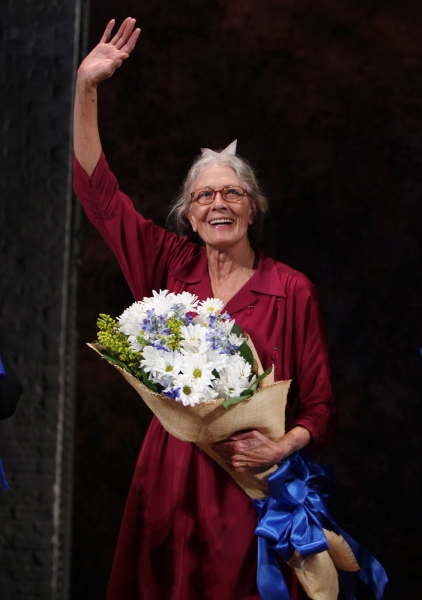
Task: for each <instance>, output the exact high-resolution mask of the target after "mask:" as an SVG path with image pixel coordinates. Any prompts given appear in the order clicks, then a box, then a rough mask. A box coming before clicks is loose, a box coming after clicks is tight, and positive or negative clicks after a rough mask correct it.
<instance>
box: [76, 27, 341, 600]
mask: <svg viewBox="0 0 422 600" xmlns="http://www.w3.org/2000/svg"><path fill="white" fill-rule="evenodd" d="M134 25H135V20H134V19H131V18H128V19H126V20H125V21H124V22H123V24H122V25H121V27H120V29H119V30H118V32H117V33H116V35H115V36H114V37H113V38H112V39H110V37H111V32H112V29H113V26H114V21H111V22H110V23H109V24H108V26H107V28H106V30H105V32H104V35H103V37H102V39H101V42H100V43H99V44H98V46H96V47H95V48H94V50H93V51H92V52H91V53H90V54H89V55H88V56H87V57H86V58H85V60H84V61H83V62H82V64H81V66H80V68H79V71H78V78H77V85H76V100H75V120H74V127H75V136H74V147H75V190H76V193H77V195H78V197H79V199H80V201H81V203H82V204H83V206H84V208H85V211H86V213H87V215H88V218H89V219H90V220H91V222H92V223H93V224H94V225H95V226H96V227H97V229H98V230H99V231H100V233H101V234H102V235H103V237H104V239H105V241H106V242H107V244H108V245H109V246H110V248H111V249H112V250H113V252H114V253H115V255H116V257H117V259H118V261H119V263H120V266H121V267H122V270H123V272H124V274H125V276H126V279H127V281H128V283H129V286H130V288H131V290H132V292H133V295H134V297H135V299H136V300H139V299H141V298H143V297H144V296H150V295H151V292H152V290H159V289H164V288H166V289H169V290H171V291H173V292H176V293H179V292H181V291H185V290H186V291H189V292H192V293H193V294H196V295H197V296H198V297H199V299H200V300H204V299H206V298H208V297H218V298H220V299H221V300H222V301H223V303H224V305H225V309H226V310H227V312H228V313H229V314H230V315H231V317H232V318H233V319H235V320H236V322H237V323H239V324H240V325H241V326H242V328H243V329H245V330H246V331H247V332H248V333H249V334H250V335H251V338H252V340H253V342H254V344H255V346H256V348H257V351H258V353H259V355H260V358H261V361H262V363H263V365H264V368H267V367H269V366H270V365H271V364H274V365H275V378H276V380H281V379H293V382H294V384H293V385H294V390H293V391H294V394H295V395H296V396H297V398H298V410H297V412H296V415H295V419H294V422H293V425H292V427H291V428H290V430H289V431H288V432H287V433H286V434H285V435H284V436H283V437H282V438H281V439H279V440H278V441H271V440H270V439H268V438H266V437H265V436H263V435H261V434H260V433H259V432H258V431H247V432H239V433H238V434H237V435H233V436H232V437H231V438H230V439H228V440H224V441H222V442H220V443H218V444H215V445H214V449H215V450H216V451H217V452H218V453H219V454H220V455H221V456H222V457H223V458H224V460H225V461H226V463H227V464H228V465H229V466H230V467H231V468H232V469H234V470H237V471H245V470H248V469H257V468H263V467H268V466H270V465H274V464H276V463H278V462H279V461H281V460H283V458H285V457H286V456H288V455H289V454H291V453H292V452H294V451H296V450H298V449H301V448H304V447H305V446H309V447H310V448H311V449H316V448H319V447H321V446H324V445H325V444H326V443H327V442H328V440H329V439H330V438H331V436H332V434H333V431H334V429H335V425H336V420H337V416H336V409H335V405H334V400H333V396H332V389H331V383H330V372H329V365H328V359H327V349H326V342H325V338H324V333H323V328H322V325H321V315H320V309H319V305H318V300H317V298H316V293H315V290H314V287H313V286H312V284H311V283H310V282H309V280H308V279H307V278H306V277H305V276H304V275H302V274H301V273H298V272H297V271H294V270H293V269H291V268H289V267H288V266H286V265H284V264H283V263H280V262H277V261H275V260H272V259H271V258H268V257H266V256H264V255H263V254H262V253H260V252H258V251H256V250H255V249H254V247H253V246H252V245H251V242H250V232H251V230H253V229H254V228H257V227H259V224H260V221H261V219H262V216H263V214H264V213H265V212H266V211H267V203H266V200H265V197H264V196H263V194H262V192H261V191H260V189H259V186H258V184H257V181H256V178H255V176H254V173H253V171H252V169H251V167H250V165H249V164H248V163H247V162H246V161H245V160H243V159H241V158H239V157H237V156H236V154H235V143H232V144H230V146H228V148H226V149H225V150H223V151H221V152H213V151H212V150H208V149H207V150H203V151H202V154H201V155H200V156H199V157H198V158H197V160H196V161H195V162H194V164H193V165H192V167H191V169H190V171H189V173H188V175H187V178H186V181H185V185H184V190H183V194H182V195H181V196H180V197H179V199H178V200H177V201H176V204H175V205H174V206H173V208H172V211H171V216H172V217H173V221H174V222H175V223H176V225H178V226H179V228H180V226H181V225H184V224H187V225H189V224H190V226H191V227H192V229H193V230H194V231H195V232H197V233H198V235H199V237H200V238H201V240H202V241H203V245H197V244H195V243H193V242H191V241H189V239H188V238H186V237H183V236H179V235H177V234H176V233H171V232H169V231H167V230H166V229H163V228H160V227H158V226H156V225H155V224H154V223H152V222H151V221H149V220H146V219H145V218H144V217H143V216H142V215H141V214H139V213H138V212H136V211H135V209H134V207H133V205H132V203H131V201H130V200H129V198H128V197H127V196H125V195H124V194H123V193H122V192H121V191H120V190H119V187H118V184H117V181H116V179H115V177H114V176H113V174H112V173H111V172H110V170H109V168H108V165H107V163H106V160H105V158H104V155H103V153H102V149H101V142H100V137H99V133H98V127H97V86H98V84H99V83H100V82H101V81H103V80H104V79H106V78H107V77H110V76H111V75H112V74H113V73H114V71H115V70H116V68H117V67H119V66H120V65H121V64H122V62H123V60H125V59H126V58H127V57H128V56H129V54H130V52H131V51H132V50H133V48H134V46H135V43H136V41H137V38H138V36H139V33H140V30H139V29H134ZM256 523H257V516H256V512H255V509H254V507H253V505H252V503H251V500H250V499H249V497H248V496H246V494H245V493H244V492H243V491H242V489H240V487H238V486H237V484H236V483H235V482H234V480H233V479H232V478H231V477H230V475H229V474H228V473H227V472H226V471H224V470H223V469H222V468H221V467H220V466H218V465H217V464H216V463H215V462H214V461H212V460H211V459H210V458H209V457H208V456H207V455H205V454H204V453H203V452H202V451H201V450H200V449H199V448H197V447H196V446H195V445H193V444H190V443H186V442H181V441H179V440H177V439H175V438H174V437H172V436H171V435H169V434H168V433H167V432H166V431H165V430H164V429H163V428H162V427H161V425H160V423H159V422H158V421H157V420H156V419H155V418H154V419H153V421H152V423H151V426H150V428H149V430H148V433H147V435H146V437H145V440H144V442H143V446H142V449H141V452H140V455H139V460H138V463H137V466H136V471H135V474H134V478H133V481H132V485H131V488H130V491H129V497H128V500H127V505H126V509H125V513H124V516H123V522H122V527H121V532H120V536H119V540H118V545H117V551H116V555H115V560H114V564H113V568H112V573H111V578H110V584H109V588H108V593H107V600H123V599H124V600H135V599H139V598H141V599H142V600H176V599H178V600H200V599H201V600H229V599H230V600H246V599H248V600H258V599H259V597H260V596H259V593H258V590H257V587H256V558H257V556H256V555H257V541H256V538H255V536H254V529H255V527H256ZM286 571H288V569H286ZM286 577H288V575H286ZM294 588H295V582H294V581H293V578H292V577H290V589H291V590H293V597H295V592H294Z"/></svg>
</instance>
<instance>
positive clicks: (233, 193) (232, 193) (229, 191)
mask: <svg viewBox="0 0 422 600" xmlns="http://www.w3.org/2000/svg"><path fill="white" fill-rule="evenodd" d="M226 194H227V196H229V197H230V198H238V197H239V196H240V195H241V194H240V190H238V189H237V188H228V189H227V190H226Z"/></svg>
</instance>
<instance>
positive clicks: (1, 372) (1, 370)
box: [0, 356, 6, 377]
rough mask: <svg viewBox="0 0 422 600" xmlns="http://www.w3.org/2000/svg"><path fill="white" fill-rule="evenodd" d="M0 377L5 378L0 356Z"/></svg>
mask: <svg viewBox="0 0 422 600" xmlns="http://www.w3.org/2000/svg"><path fill="white" fill-rule="evenodd" d="M0 377H6V370H5V368H4V365H3V361H2V359H1V356H0Z"/></svg>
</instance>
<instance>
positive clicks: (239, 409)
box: [88, 338, 359, 600]
mask: <svg viewBox="0 0 422 600" xmlns="http://www.w3.org/2000/svg"><path fill="white" fill-rule="evenodd" d="M247 343H248V345H249V347H250V348H251V350H252V352H253V355H254V371H255V373H257V374H258V375H259V374H261V373H262V372H263V369H262V365H261V362H260V360H259V357H258V355H257V353H256V350H255V347H254V345H253V343H252V342H251V340H250V338H248V339H247ZM88 346H89V347H90V348H92V349H93V350H95V351H96V352H98V354H100V355H101V352H100V350H101V349H105V348H104V347H103V346H101V345H100V344H96V343H94V344H88ZM111 364H113V366H114V367H115V368H116V369H117V370H118V371H120V373H121V374H122V375H123V377H124V378H125V379H126V380H127V381H128V382H129V383H130V385H131V386H132V387H133V388H135V390H136V391H137V392H138V394H139V395H140V396H141V397H142V399H143V400H144V402H145V404H147V406H148V407H149V408H150V409H151V410H152V412H153V413H154V414H155V415H156V417H157V418H158V420H159V421H160V423H161V424H162V426H163V427H164V429H166V430H167V431H168V432H169V433H170V434H171V435H173V436H174V437H176V438H178V439H179V440H182V441H184V442H193V443H195V444H196V445H197V446H198V447H199V448H201V449H202V450H203V451H204V452H206V453H207V454H208V455H209V456H210V457H211V458H213V459H214V460H215V461H216V462H217V463H218V464H219V465H221V466H222V467H223V469H225V470H226V471H227V472H228V473H229V474H230V475H231V477H233V479H234V480H235V481H236V482H237V483H238V485H239V486H240V487H241V488H242V489H243V490H244V491H245V492H246V493H247V494H248V496H250V497H251V498H253V499H260V498H264V497H265V496H266V495H267V493H268V485H267V479H268V477H269V476H270V475H271V474H272V473H273V472H274V471H276V470H277V465H275V466H273V467H271V468H270V469H265V470H262V471H261V472H259V473H249V472H246V473H237V472H236V471H233V470H232V469H229V468H228V467H226V465H225V463H224V461H223V460H222V459H221V458H220V456H219V455H218V454H217V453H216V452H213V450H212V449H211V447H210V446H209V444H211V443H212V442H217V441H219V440H223V439H226V438H228V437H230V436H231V435H233V434H234V433H236V432H238V431H242V430H244V429H257V430H258V431H260V432H261V433H262V434H263V435H265V436H267V437H269V438H270V439H272V440H277V439H280V438H281V437H282V435H283V434H284V431H285V411H286V402H287V392H288V390H289V387H290V383H291V381H290V380H289V381H277V382H274V374H273V372H271V373H270V374H269V375H268V376H267V377H265V378H264V379H263V380H262V381H261V383H260V386H259V389H258V390H257V391H256V392H255V393H254V394H253V396H252V397H251V398H248V399H247V400H243V401H242V402H239V403H238V404H234V405H232V406H230V407H229V408H228V409H225V408H224V407H223V406H221V404H222V403H223V402H224V400H223V399H217V400H212V401H210V402H204V403H202V404H198V405H196V406H183V404H182V403H181V402H176V401H175V400H173V399H171V398H168V397H167V396H163V395H161V394H157V393H155V392H153V391H151V390H150V389H149V388H147V387H146V386H145V385H144V384H143V383H142V382H140V381H139V380H138V379H136V377H133V376H132V375H130V374H129V373H128V372H127V371H125V370H124V369H121V368H120V367H119V366H118V365H115V364H114V363H111ZM324 533H325V536H326V538H327V541H328V544H329V546H330V548H329V550H328V551H326V552H320V553H319V554H315V555H313V556H310V557H308V558H303V557H302V556H301V555H300V554H299V553H298V552H297V551H295V553H294V555H293V556H292V558H291V559H290V560H289V562H288V564H289V566H290V567H291V568H292V570H293V571H294V572H295V574H296V576H297V578H298V579H299V581H300V583H301V585H302V587H303V588H304V590H305V592H306V594H307V596H308V597H309V598H311V599H312V600H335V599H336V598H337V597H338V594H339V587H338V576H337V570H336V568H339V569H342V570H345V571H357V570H359V565H358V563H357V562H356V558H355V556H354V554H353V552H352V550H351V548H350V546H349V545H348V544H347V542H346V541H345V540H344V538H343V537H342V536H339V535H337V534H335V533H333V532H331V531H326V530H324Z"/></svg>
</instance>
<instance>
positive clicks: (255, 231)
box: [167, 141, 269, 241]
mask: <svg viewBox="0 0 422 600" xmlns="http://www.w3.org/2000/svg"><path fill="white" fill-rule="evenodd" d="M235 152H236V141H234V142H232V143H231V144H229V146H227V148H225V149H224V150H220V151H219V152H214V150H210V149H209V148H202V149H201V154H200V155H199V156H197V157H196V158H195V160H194V161H193V164H192V166H191V168H190V169H189V171H188V174H187V176H186V179H185V181H184V183H183V185H182V188H181V190H180V193H179V195H178V196H177V197H176V198H175V199H174V201H173V202H172V205H171V209H170V212H169V215H168V217H167V226H168V227H169V229H172V230H173V231H176V232H177V233H178V234H179V235H183V234H184V233H186V231H187V230H188V228H189V225H190V224H189V221H188V219H187V217H186V210H187V208H188V207H189V205H190V203H191V193H192V192H193V191H194V189H193V186H194V184H195V181H196V178H197V177H198V175H199V174H200V173H201V172H202V171H204V170H205V169H207V168H208V167H211V166H219V167H230V168H231V169H233V171H234V172H235V173H236V174H237V176H238V177H239V178H240V179H241V180H242V182H243V184H244V186H245V188H246V190H247V191H248V193H249V197H250V199H251V202H253V203H254V204H255V206H256V208H257V212H256V215H255V218H254V221H253V223H252V225H250V226H249V232H248V234H249V238H250V239H251V241H256V240H257V239H258V238H259V234H260V233H261V231H262V227H263V224H264V221H265V217H266V216H267V214H268V211H269V208H268V200H267V198H266V196H265V195H264V193H263V191H262V190H261V187H260V185H259V183H258V180H257V178H256V175H255V172H254V169H253V168H252V166H251V165H250V163H249V162H248V161H247V160H246V159H244V158H241V157H240V156H236V154H235Z"/></svg>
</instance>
